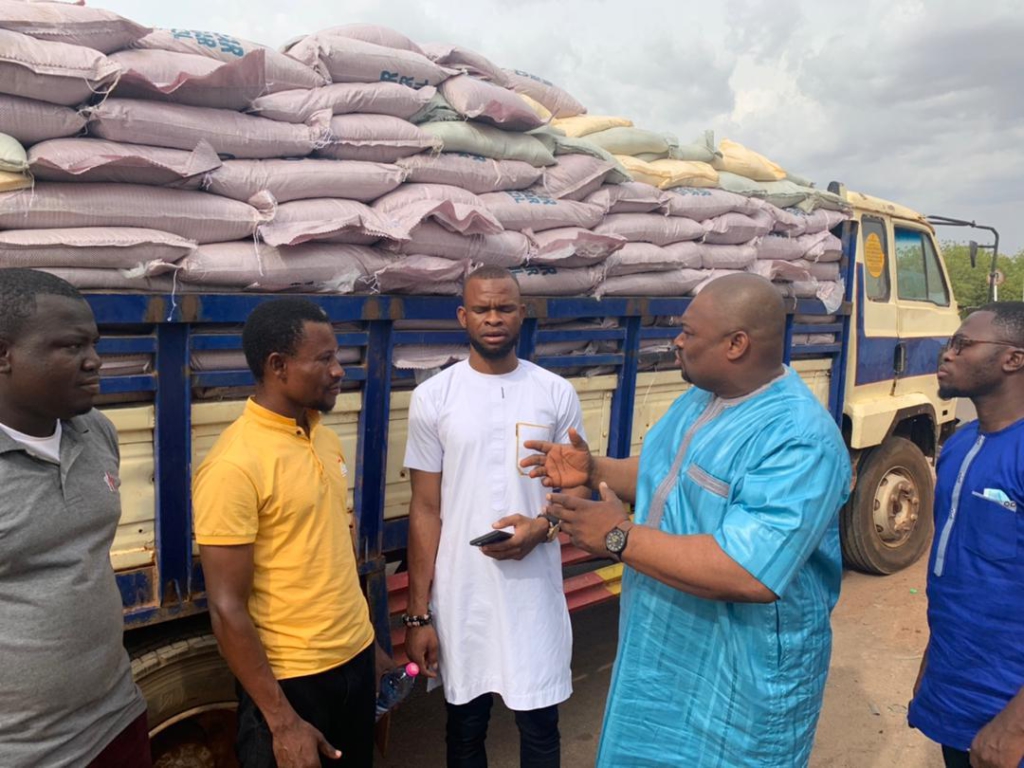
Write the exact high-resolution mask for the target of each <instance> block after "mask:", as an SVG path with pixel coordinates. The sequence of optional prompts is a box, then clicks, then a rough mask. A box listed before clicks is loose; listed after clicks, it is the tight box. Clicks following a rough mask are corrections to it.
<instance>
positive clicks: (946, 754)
mask: <svg viewBox="0 0 1024 768" xmlns="http://www.w3.org/2000/svg"><path fill="white" fill-rule="evenodd" d="M942 759H943V760H944V761H945V762H946V768H971V755H970V753H969V752H961V751H960V750H959V749H953V748H952V747H947V746H943V747H942Z"/></svg>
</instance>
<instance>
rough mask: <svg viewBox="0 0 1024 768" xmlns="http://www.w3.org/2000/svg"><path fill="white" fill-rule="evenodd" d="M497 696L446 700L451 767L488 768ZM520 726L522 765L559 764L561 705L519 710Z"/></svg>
mask: <svg viewBox="0 0 1024 768" xmlns="http://www.w3.org/2000/svg"><path fill="white" fill-rule="evenodd" d="M493 705H494V697H493V695H492V694H490V693H485V694H484V695H483V696H478V697H477V698H475V699H473V700H472V701H471V702H469V703H468V704H460V705H454V704H446V706H447V708H448V725H447V727H446V743H447V745H448V768H487V751H486V750H485V749H484V740H485V739H486V738H487V724H488V722H489V721H490V719H491V707H492V706H493ZM515 715H516V726H517V727H518V728H519V765H520V766H521V768H559V764H560V760H561V743H560V739H561V737H560V736H559V733H558V705H554V706H550V707H544V708H543V709H531V710H529V711H526V712H516V713H515Z"/></svg>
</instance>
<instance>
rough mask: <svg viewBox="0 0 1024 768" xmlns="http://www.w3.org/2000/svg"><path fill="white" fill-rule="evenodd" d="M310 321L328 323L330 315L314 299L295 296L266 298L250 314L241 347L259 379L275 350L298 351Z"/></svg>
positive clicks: (279, 351) (293, 352)
mask: <svg viewBox="0 0 1024 768" xmlns="http://www.w3.org/2000/svg"><path fill="white" fill-rule="evenodd" d="M307 322H310V323H327V324H328V325H329V324H330V322H331V318H330V317H329V316H328V314H327V313H326V312H325V311H324V310H323V309H322V308H321V307H318V306H317V305H316V304H314V303H313V302H311V301H308V300H307V299H299V298H294V297H290V298H284V299H272V300H270V301H265V302H263V303H262V304H260V305H259V306H257V307H256V309H254V310H253V311H252V312H251V313H250V314H249V317H248V318H247V319H246V321H245V327H244V328H243V329H242V350H243V351H244V352H245V362H247V363H248V364H249V370H250V371H252V375H253V376H255V377H256V381H263V368H264V366H265V365H266V364H267V358H269V357H270V356H271V355H272V354H273V353H275V352H277V353H278V354H282V355H294V354H295V351H296V349H297V348H298V345H299V341H300V340H301V339H302V326H303V325H304V324H305V323H307Z"/></svg>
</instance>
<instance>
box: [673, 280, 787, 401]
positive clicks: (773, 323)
mask: <svg viewBox="0 0 1024 768" xmlns="http://www.w3.org/2000/svg"><path fill="white" fill-rule="evenodd" d="M785 337H786V307H785V304H784V303H783V301H782V297H781V296H780V295H779V292H778V291H777V290H776V289H775V287H774V286H772V284H771V283H770V282H768V281H767V280H765V279H764V278H762V277H758V276H757V275H751V274H739V275H728V276H726V277H720V278H718V279H717V280H714V281H712V282H711V283H709V284H708V285H707V287H706V288H704V289H703V290H701V292H700V293H699V294H698V295H697V297H696V298H695V299H694V300H693V302H692V303H691V304H690V306H689V307H688V308H687V310H686V313H685V314H684V315H683V319H682V333H680V334H679V336H677V337H676V340H675V342H674V343H675V346H676V351H677V357H678V358H679V362H680V367H681V369H682V374H683V378H684V379H686V380H687V381H689V382H691V383H693V384H695V385H696V386H698V387H700V388H701V389H706V390H708V391H709V392H714V393H715V394H716V395H719V396H721V397H738V396H740V395H745V394H747V393H749V392H752V391H754V390H755V389H757V388H758V387H760V386H761V385H763V384H766V383H767V382H768V381H770V380H771V379H773V378H774V377H775V376H778V375H779V373H780V372H781V371H782V370H783V368H782V362H783V359H784V354H783V353H784V346H785Z"/></svg>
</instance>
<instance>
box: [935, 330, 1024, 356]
mask: <svg viewBox="0 0 1024 768" xmlns="http://www.w3.org/2000/svg"><path fill="white" fill-rule="evenodd" d="M975 344H998V345H999V346H1001V347H1017V348H1018V349H1019V348H1020V345H1019V344H1015V343H1013V342H1012V341H992V340H989V339H969V338H967V337H966V336H961V335H959V334H957V335H955V336H950V337H949V341H947V342H946V346H945V349H946V350H947V351H950V352H952V353H953V354H954V355H959V354H960V353H961V352H963V351H964V348H965V347H973V346H974V345H975Z"/></svg>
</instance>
